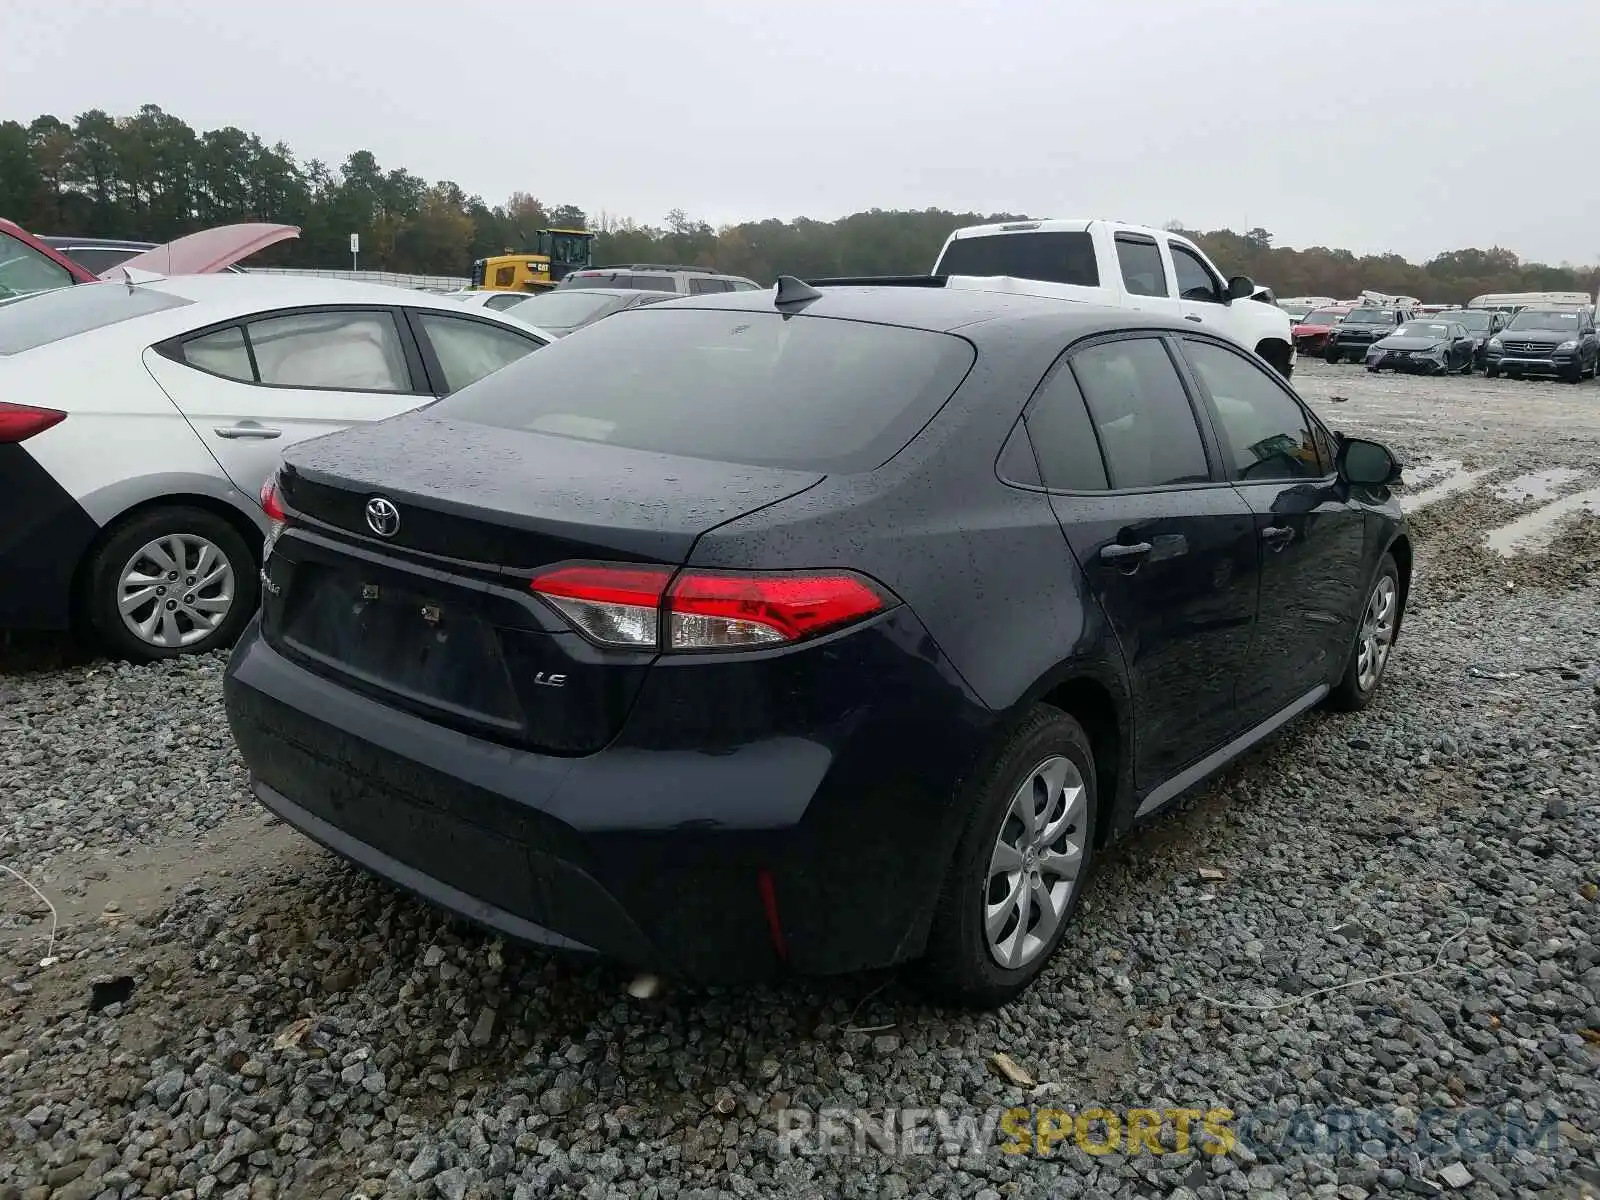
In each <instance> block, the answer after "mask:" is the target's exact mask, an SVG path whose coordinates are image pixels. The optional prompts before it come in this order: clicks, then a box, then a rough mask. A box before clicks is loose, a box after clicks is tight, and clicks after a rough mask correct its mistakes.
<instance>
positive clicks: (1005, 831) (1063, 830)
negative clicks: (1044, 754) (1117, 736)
mask: <svg viewBox="0 0 1600 1200" xmlns="http://www.w3.org/2000/svg"><path fill="white" fill-rule="evenodd" d="M1087 829H1088V789H1087V788H1086V787H1085V786H1084V782H1083V776H1082V775H1081V774H1080V773H1079V771H1078V768H1077V766H1076V765H1074V764H1073V762H1072V760H1071V759H1069V758H1065V757H1063V756H1061V755H1055V756H1052V757H1050V758H1047V759H1045V760H1044V761H1043V762H1041V763H1040V764H1039V765H1038V766H1036V767H1034V769H1033V770H1032V771H1030V772H1029V773H1028V775H1027V776H1026V777H1025V778H1024V779H1023V781H1022V785H1021V786H1020V787H1018V788H1017V790H1016V792H1015V793H1013V795H1012V797H1011V803H1010V805H1009V806H1008V807H1007V809H1006V813H1005V816H1004V817H1003V818H1002V819H1001V822H1000V832H999V834H998V835H997V836H996V838H995V844H994V850H993V852H992V854H991V855H990V858H989V872H988V876H987V878H986V879H985V881H984V894H983V927H984V938H985V941H986V942H987V943H988V946H989V954H990V957H992V958H993V959H994V961H995V962H997V963H998V964H1000V966H1002V967H1006V968H1008V969H1011V970H1016V969H1018V968H1020V967H1025V966H1028V965H1029V964H1030V963H1032V962H1033V961H1034V960H1035V959H1037V958H1038V957H1039V956H1040V955H1041V954H1043V953H1044V952H1045V951H1046V950H1047V949H1048V948H1049V946H1050V944H1051V943H1052V941H1053V940H1054V936H1055V933H1056V930H1057V929H1058V928H1059V927H1060V925H1061V921H1062V918H1063V917H1064V916H1065V915H1066V912H1067V909H1068V907H1069V905H1070V904H1071V902H1072V894H1073V892H1074V891H1075V890H1076V889H1077V886H1078V879H1079V875H1080V872H1081V870H1082V867H1083V863H1084V834H1085V832H1086V831H1087Z"/></svg>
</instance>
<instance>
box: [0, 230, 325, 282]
mask: <svg viewBox="0 0 1600 1200" xmlns="http://www.w3.org/2000/svg"><path fill="white" fill-rule="evenodd" d="M299 236H300V230H299V229H298V228H297V227H296V226H293V225H268V224H263V223H259V222H251V223H246V224H241V225H218V226H217V227H216V228H214V229H202V230H200V231H199V232H198V233H191V234H187V235H186V236H184V237H181V238H176V239H174V240H173V241H170V242H168V243H166V244H165V245H163V246H152V247H151V248H150V249H148V250H146V251H144V252H143V253H142V254H137V255H135V256H134V257H132V258H130V259H128V260H127V261H125V262H121V263H118V264H117V265H116V266H114V267H112V268H110V269H109V270H107V271H103V272H101V273H100V274H99V275H96V274H94V272H92V271H90V270H88V268H86V267H84V266H82V265H80V264H78V263H75V262H73V261H72V260H71V259H70V258H68V257H67V256H66V255H64V254H62V253H61V252H60V251H57V250H53V249H51V248H50V247H49V246H47V245H45V244H44V243H43V242H41V241H40V240H39V239H38V238H36V237H34V236H33V235H32V234H31V233H29V232H28V231H27V230H26V229H24V228H22V226H20V225H18V224H17V223H16V222H15V221H8V220H6V219H5V218H4V217H0V303H4V302H5V301H7V300H12V299H15V298H16V297H18V296H27V295H31V294H32V293H34V292H47V291H50V290H51V289H53V288H60V287H70V286H71V285H72V284H75V283H99V282H100V281H101V280H104V279H116V278H118V277H119V274H118V273H119V272H121V271H124V270H126V269H129V268H132V269H134V270H136V271H137V270H142V271H152V272H155V273H157V274H161V275H209V274H211V273H212V272H214V271H225V270H227V269H228V268H229V267H231V266H232V265H233V264H234V263H236V262H238V261H239V260H240V259H241V258H244V257H246V256H248V255H251V254H254V253H255V252H256V251H257V250H262V249H265V248H266V247H267V246H271V245H273V244H275V243H277V242H281V241H284V240H285V239H287V238H294V237H299Z"/></svg>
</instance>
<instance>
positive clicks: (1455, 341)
mask: <svg viewBox="0 0 1600 1200" xmlns="http://www.w3.org/2000/svg"><path fill="white" fill-rule="evenodd" d="M1294 339H1295V345H1296V348H1297V349H1298V350H1299V351H1300V352H1301V353H1302V354H1320V355H1321V357H1322V358H1323V359H1324V360H1325V361H1327V362H1330V363H1338V362H1362V363H1365V364H1366V367H1367V370H1369V371H1373V372H1378V371H1388V370H1394V371H1408V372H1418V373H1424V374H1434V375H1442V374H1447V373H1452V372H1459V373H1462V374H1467V373H1470V372H1472V371H1474V370H1482V371H1483V372H1484V374H1485V375H1486V376H1487V377H1488V378H1490V379H1493V378H1495V377H1497V376H1499V375H1500V374H1501V373H1504V374H1506V375H1507V376H1508V377H1510V378H1514V379H1515V378H1521V377H1522V376H1524V375H1529V376H1533V375H1547V376H1554V377H1556V378H1560V379H1565V380H1566V381H1568V382H1569V383H1577V382H1579V381H1580V380H1582V379H1584V378H1585V377H1587V378H1591V379H1592V378H1594V377H1595V374H1596V369H1597V362H1600V338H1597V337H1596V332H1595V319H1594V313H1593V311H1592V310H1591V309H1589V308H1588V307H1586V306H1570V307H1557V306H1553V305H1551V306H1540V307H1529V308H1523V309H1521V310H1519V311H1517V312H1514V313H1508V312H1503V311H1498V310H1489V309H1467V308H1454V309H1440V310H1439V311H1436V312H1434V313H1431V314H1420V313H1417V312H1415V311H1412V310H1410V309H1406V308H1385V307H1379V306H1374V305H1362V306H1356V307H1348V308H1346V307H1339V308H1331V307H1330V308H1323V309H1315V310H1313V311H1311V312H1309V313H1307V314H1306V316H1305V318H1304V319H1303V320H1302V321H1300V322H1299V323H1298V324H1297V325H1296V326H1295V330H1294Z"/></svg>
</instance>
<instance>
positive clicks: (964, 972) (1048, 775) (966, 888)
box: [916, 704, 1099, 1008]
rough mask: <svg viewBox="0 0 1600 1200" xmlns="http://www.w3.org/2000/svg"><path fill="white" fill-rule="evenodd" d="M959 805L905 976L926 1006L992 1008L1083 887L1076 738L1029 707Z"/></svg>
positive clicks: (1047, 949)
mask: <svg viewBox="0 0 1600 1200" xmlns="http://www.w3.org/2000/svg"><path fill="white" fill-rule="evenodd" d="M971 796H972V811H971V816H970V818H969V819H968V822H967V827H966V829H965V830H964V831H963V832H962V835H961V840H960V842H959V843H958V845H957V846H956V852H955V856H954V858H953V859H952V861H951V864H950V870H949V873H948V875H947V876H946V878H945V885H944V890H943V892H942V893H941V895H940V898H939V903H938V907H937V909H936V910H935V912H934V917H933V925H932V928H931V929H930V931H929V934H928V946H927V952H926V954H925V955H924V957H923V959H922V961H921V962H920V963H918V964H917V967H916V971H917V974H918V975H919V977H920V982H921V983H922V985H923V987H924V990H926V991H927V992H929V993H930V994H931V995H933V996H934V997H935V998H937V999H941V1000H944V1001H947V1002H950V1003H954V1004H959V1005H963V1006H966V1007H974V1008H993V1007H996V1006H998V1005H1001V1004H1005V1003H1007V1002H1008V1001H1010V1000H1012V999H1014V998H1015V997H1016V996H1017V995H1018V994H1020V993H1021V992H1022V991H1023V990H1024V989H1025V988H1026V987H1027V986H1028V985H1029V984H1030V983H1032V982H1033V981H1034V979H1035V978H1037V976H1038V975H1039V973H1040V972H1041V971H1042V970H1043V969H1044V966H1045V964H1046V963H1047V962H1049V960H1050V956H1051V954H1053V953H1054V952H1055V949H1056V946H1057V945H1059V944H1060V941H1061V938H1062V935H1063V934H1064V933H1065V932H1066V928H1067V925H1068V923H1069V921H1070V920H1071V918H1072V914H1073V913H1074V911H1075V910H1076V909H1077V906H1078V900H1079V897H1080V895H1081V894H1082V890H1083V884H1084V881H1085V880H1086V879H1087V878H1088V874H1089V868H1090V865H1091V860H1092V857H1093V854H1094V821H1095V808H1096V803H1097V800H1098V796H1099V790H1098V785H1097V780H1096V778H1095V770H1094V756H1093V754H1092V753H1091V751H1090V748H1089V739H1088V737H1087V736H1086V735H1085V734H1084V732H1083V727H1082V726H1080V725H1079V724H1078V722H1077V721H1075V720H1073V719H1072V718H1071V717H1070V716H1068V715H1067V714H1066V713H1064V712H1062V711H1060V710H1059V709H1056V708H1052V707H1050V706H1048V705H1043V704H1041V705H1036V706H1035V707H1034V709H1033V710H1032V711H1031V712H1030V713H1029V714H1028V716H1027V719H1026V720H1025V721H1024V722H1023V723H1022V726H1021V727H1020V728H1019V729H1018V730H1017V731H1016V732H1015V733H1014V734H1012V735H1011V737H1010V739H1009V740H1008V741H1007V742H1006V744H1005V746H1004V747H1003V748H1002V749H1001V751H1000V753H999V755H998V756H997V757H996V758H995V760H994V762H993V764H992V765H991V766H990V768H989V769H988V770H987V771H986V772H985V773H984V774H983V775H982V776H980V777H979V778H978V779H977V780H976V781H975V782H974V784H973V790H972V793H971Z"/></svg>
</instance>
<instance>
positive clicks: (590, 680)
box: [262, 411, 822, 754]
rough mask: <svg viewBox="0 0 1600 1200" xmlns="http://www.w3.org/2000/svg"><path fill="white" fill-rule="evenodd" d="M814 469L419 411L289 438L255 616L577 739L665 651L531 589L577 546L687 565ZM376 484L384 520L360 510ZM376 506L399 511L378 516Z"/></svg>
mask: <svg viewBox="0 0 1600 1200" xmlns="http://www.w3.org/2000/svg"><path fill="white" fill-rule="evenodd" d="M821 478H822V476H821V475H817V474H813V473H810V472H804V471H790V470H781V469H776V468H767V467H752V466H740V465H736V464H730V463H722V462H713V461H710V460H702V459H691V458H682V457H676V456H667V455H661V454H653V453H649V452H644V451H635V450H626V449H622V448H619V447H615V446H608V445H605V444H602V443H595V442H584V441H579V440H576V439H572V438H564V437H557V436H552V435H549V434H539V433H525V432H519V431H514V430H507V429H501V428H491V427H488V426H483V425H476V424H470V423H464V422H456V421H447V420H440V419H435V418H433V417H431V416H429V415H428V413H427V412H426V411H423V412H417V413H412V414H408V415H406V416H402V417H397V418H394V419H391V420H388V421H381V422H376V423H373V424H370V425H366V426H358V427H352V428H350V429H347V430H344V431H342V432H340V433H337V434H332V435H330V436H328V437H325V438H318V439H314V440H312V441H308V442H303V443H301V444H300V445H298V446H295V447H293V448H291V449H290V451H289V453H288V455H287V457H286V461H285V464H284V467H283V470H282V473H281V479H280V489H281V490H280V497H281V501H282V503H283V504H284V506H285V507H286V509H287V510H288V515H289V518H290V525H289V527H288V529H287V531H286V532H285V533H284V534H283V535H282V536H281V537H280V538H279V539H278V540H277V542H276V543H275V545H274V548H273V551H272V553H271V554H270V555H269V557H268V560H267V566H266V573H267V585H266V587H265V588H264V592H265V595H264V598H263V607H262V611H263V618H262V628H263V631H264V633H265V635H266V637H267V638H268V640H269V642H271V643H272V644H273V645H274V646H275V647H276V648H278V649H279V650H280V651H281V652H283V653H285V654H287V655H289V656H290V657H292V658H294V659H295V660H296V661H298V662H299V663H301V665H303V666H306V667H307V668H308V669H310V670H312V671H315V672H317V673H319V674H323V675H327V676H329V677H330V678H337V679H339V680H340V682H342V683H344V684H345V685H347V686H349V687H351V688H353V689H355V690H358V691H361V692H364V693H366V694H368V695H370V696H372V697H373V698H374V699H378V700H380V701H382V702H384V703H388V704H391V705H394V706H397V707H402V708H406V709H409V710H412V711H416V712H418V713H419V714H420V715H424V716H426V717H428V718H429V719H430V720H434V721H437V722H439V723H441V724H446V725H451V726H454V727H458V728H461V729H462V730H463V731H466V732H470V733H473V734H474V735H476V736H481V737H487V738H491V739H494V740H498V741H503V742H507V743H511V744H516V745H522V746H526V747H528V748H532V749H539V750H544V751H547V752H551V753H559V754H586V753H592V752H594V751H596V750H599V749H601V748H602V747H604V746H605V744H606V743H607V742H609V741H610V740H611V739H612V738H613V737H614V736H615V735H616V733H617V730H618V729H620V727H621V724H622V721H623V719H624V718H625V717H626V715H627V712H628V709H629V708H630V707H631V705H632V703H633V699H634V697H635V696H636V694H637V692H638V689H639V687H640V685H641V684H642V683H643V680H644V674H645V672H646V671H648V669H649V667H650V664H651V663H652V662H654V660H655V654H654V652H645V651H639V650H623V649H615V648H608V647H601V646H599V645H596V644H595V643H593V642H590V641H589V640H587V639H586V638H584V637H583V636H582V635H581V634H579V633H578V632H576V631H575V630H574V629H573V628H572V627H571V625H569V624H568V623H567V622H566V621H565V620H564V619H563V618H562V617H561V616H559V614H557V613H556V611H555V610H554V609H553V608H552V607H551V606H550V605H548V604H547V603H546V602H545V601H543V600H542V599H540V598H539V597H538V596H536V595H534V594H533V593H532V592H531V590H530V589H529V586H528V584H529V580H530V579H531V578H532V576H533V575H534V574H535V573H536V572H538V571H539V570H540V569H541V568H544V567H547V566H550V565H551V564H554V563H558V562H563V561H567V560H588V561H593V560H605V561H612V562H636V563H651V564H665V565H668V566H679V565H681V564H683V563H684V562H685V561H686V560H687V559H688V557H689V553H690V551H691V550H692V548H693V546H694V543H695V541H696V539H697V538H699V536H700V535H701V534H702V533H705V532H706V531H708V530H710V529H713V528H715V527H716V526H718V525H721V524H723V523H724V522H726V521H730V520H732V519H734V518H736V517H739V516H743V515H745V514H746V513H750V512H753V511H755V510H756V509H759V508H762V507H765V506H766V505H769V504H773V503H775V502H777V501H779V500H782V499H784V498H786V497H789V496H793V495H795V494H797V493H799V492H801V491H804V490H806V489H807V488H809V487H811V486H813V485H814V484H816V483H817V482H818V481H819V480H820V479H821ZM377 498H381V499H383V500H385V501H387V502H388V504H389V505H390V506H392V513H393V515H394V516H395V517H397V521H396V523H395V524H394V527H393V531H392V533H391V534H390V535H389V536H383V535H382V534H380V533H379V532H378V531H377V530H376V529H375V528H374V527H373V525H371V524H369V522H368V519H367V516H368V504H369V502H370V501H373V500H374V499H377ZM378 525H379V526H380V527H383V528H388V526H387V524H386V523H385V522H384V521H382V520H379V521H378Z"/></svg>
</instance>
